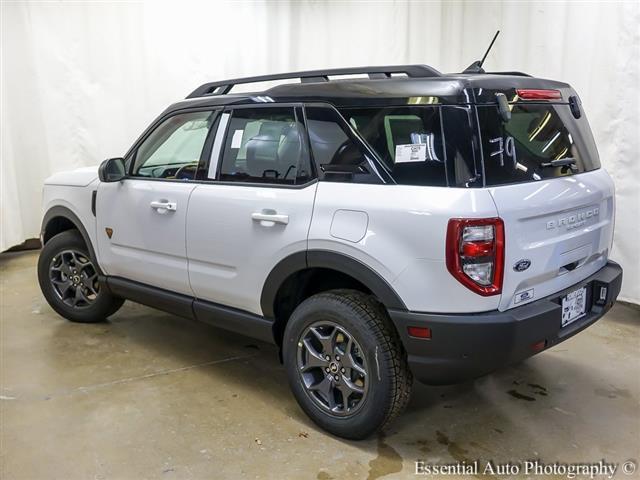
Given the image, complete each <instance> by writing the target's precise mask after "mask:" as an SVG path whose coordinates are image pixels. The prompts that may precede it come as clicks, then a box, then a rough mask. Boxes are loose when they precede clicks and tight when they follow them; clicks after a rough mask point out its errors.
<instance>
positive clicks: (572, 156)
mask: <svg viewBox="0 0 640 480" xmlns="http://www.w3.org/2000/svg"><path fill="white" fill-rule="evenodd" d="M477 112H478V122H479V125H480V133H481V138H482V154H483V158H484V176H485V185H486V186H492V185H502V184H507V183H520V182H529V181H537V180H542V179H543V178H554V177H562V176H567V175H574V174H576V173H582V172H588V171H591V170H595V169H597V168H600V160H599V158H598V152H597V150H596V146H595V143H594V141H593V137H592V136H591V131H590V129H589V125H588V124H587V120H586V118H585V117H584V115H583V116H582V117H581V118H580V119H576V118H575V117H574V116H573V115H572V113H571V111H570V108H569V106H568V105H557V104H556V105H554V104H533V103H531V104H516V105H513V106H512V109H511V120H509V121H508V122H503V121H502V119H501V117H500V115H499V113H498V109H497V108H496V107H495V106H478V107H477Z"/></svg>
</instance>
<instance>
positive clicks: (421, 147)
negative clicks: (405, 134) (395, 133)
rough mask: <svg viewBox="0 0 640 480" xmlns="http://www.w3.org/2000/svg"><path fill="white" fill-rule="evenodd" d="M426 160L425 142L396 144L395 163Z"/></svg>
mask: <svg viewBox="0 0 640 480" xmlns="http://www.w3.org/2000/svg"><path fill="white" fill-rule="evenodd" d="M426 161H427V144H426V143H416V144H408V145H396V160H395V163H412V162H426Z"/></svg>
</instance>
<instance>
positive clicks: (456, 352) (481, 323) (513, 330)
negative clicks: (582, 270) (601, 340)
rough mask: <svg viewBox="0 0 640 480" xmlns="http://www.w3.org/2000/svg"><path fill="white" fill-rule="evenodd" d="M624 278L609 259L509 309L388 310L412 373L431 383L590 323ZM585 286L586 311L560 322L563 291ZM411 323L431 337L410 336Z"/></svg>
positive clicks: (512, 358)
mask: <svg viewBox="0 0 640 480" xmlns="http://www.w3.org/2000/svg"><path fill="white" fill-rule="evenodd" d="M621 284H622V268H621V267H620V265H618V264H617V263H615V262H611V261H610V262H609V263H607V265H605V266H604V267H603V268H601V269H600V270H598V271H597V272H596V273H595V274H593V275H591V276H590V277H588V278H585V279H584V280H583V281H581V282H579V283H577V284H575V285H573V286H571V287H569V288H567V289H565V290H563V291H561V292H558V293H555V294H553V295H551V296H549V297H546V298H542V299H540V300H537V301H535V302H531V303H529V304H527V305H523V306H522V307H518V308H513V309H511V310H507V311H505V312H500V311H498V310H495V311H491V312H484V313H476V314H466V315H465V314H462V315H461V314H454V315H447V314H430V313H417V312H408V311H399V310H390V311H389V314H390V316H391V318H392V320H393V322H394V323H395V325H396V327H397V329H398V332H399V334H400V337H401V339H402V342H403V344H404V347H405V349H406V350H407V354H408V360H409V366H410V367H411V371H412V372H413V375H414V377H416V378H417V379H418V380H420V381H421V382H424V383H428V384H448V383H456V382H461V381H464V380H469V379H472V378H475V377H479V376H482V375H485V374H487V373H490V372H492V371H494V370H496V369H498V368H501V367H503V366H505V365H509V364H512V363H516V362H519V361H521V360H523V359H525V358H527V357H530V356H531V355H534V354H536V353H538V352H540V351H542V350H545V349H547V348H550V347H552V346H554V345H557V344H558V343H560V342H563V341H564V340H566V339H568V338H569V337H571V336H573V335H575V334H576V333H578V332H580V331H581V330H583V329H585V328H587V327H588V326H589V325H591V324H593V323H595V322H596V321H597V320H598V319H600V318H601V317H602V316H603V315H604V314H605V313H606V312H607V311H608V310H609V309H610V308H611V307H612V306H613V303H614V302H615V300H616V298H617V297H618V294H619V293H620V286H621ZM581 287H587V303H586V305H587V307H586V308H587V313H586V315H585V316H584V317H582V318H580V319H578V320H576V321H574V322H573V323H570V324H569V325H567V326H566V327H564V328H562V327H561V318H562V312H561V310H562V306H561V305H562V297H563V296H564V295H566V294H567V293H569V292H571V291H573V290H576V289H578V288H581ZM600 287H607V294H606V298H605V299H604V300H599V294H600ZM410 326H414V327H428V328H430V329H431V332H432V338H431V339H429V340H425V339H417V338H414V337H410V336H409V335H408V333H407V327H410ZM534 346H537V348H535V347H534Z"/></svg>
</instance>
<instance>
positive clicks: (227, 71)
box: [0, 1, 640, 303]
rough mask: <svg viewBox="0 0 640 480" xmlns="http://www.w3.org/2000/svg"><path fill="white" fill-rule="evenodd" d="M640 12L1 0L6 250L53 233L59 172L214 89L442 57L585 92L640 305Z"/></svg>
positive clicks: (461, 5) (105, 152)
mask: <svg viewBox="0 0 640 480" xmlns="http://www.w3.org/2000/svg"><path fill="white" fill-rule="evenodd" d="M638 5H639V4H638V2H635V1H634V2H621V3H613V2H601V3H595V2H589V3H578V2H573V1H564V2H562V1H558V2H553V3H550V2H549V3H547V2H531V3H523V2H447V1H443V2H436V1H432V2H373V1H372V2H355V1H353V2H348V1H343V2H319V1H315V2H302V1H295V2H283V1H278V2H275V1H274V2H207V3H188V2H173V3H163V2H155V1H154V2H151V1H149V2H141V3H117V2H113V3H109V2H101V3H98V2H95V3H90V2H87V3H78V2H73V3H71V2H69V3H64V2H50V3H45V2H38V3H35V2H34V3H29V2H14V3H12V2H7V1H4V2H2V7H1V8H2V12H1V13H2V45H1V46H2V77H1V81H2V97H1V101H2V104H1V111H2V117H1V147H2V151H1V155H2V157H1V159H2V166H1V175H2V179H1V182H2V183H1V189H2V190H1V198H0V206H1V217H2V218H1V232H0V233H1V235H0V250H4V249H6V248H8V247H11V246H12V245H15V244H18V243H21V242H22V241H23V240H25V239H27V238H31V237H36V236H38V233H39V228H40V219H41V214H42V212H41V211H40V199H41V185H42V181H43V180H44V179H45V178H46V177H47V176H49V175H50V174H52V173H54V172H57V171H61V170H65V169H70V168H75V167H80V166H85V165H95V164H98V163H99V162H100V161H101V160H102V159H104V158H107V157H112V156H120V155H122V154H123V153H124V152H125V151H126V150H127V148H128V147H129V146H130V144H131V143H132V142H133V141H134V139H135V137H136V136H137V135H138V134H139V133H140V132H141V131H142V129H143V128H144V127H146V126H147V124H148V123H149V122H150V121H151V120H152V119H153V118H154V117H155V116H156V115H157V114H158V113H159V112H160V111H161V110H162V109H164V108H165V107H166V106H167V105H168V104H169V103H171V102H173V101H176V100H178V99H180V98H182V97H184V96H186V95H187V94H188V93H189V92H190V91H191V90H192V89H193V88H195V87H196V86H197V85H198V84H200V83H202V82H205V81H210V80H213V79H223V78H225V77H238V76H245V75H257V74H263V73H276V72H280V71H287V70H297V69H312V68H326V67H340V66H357V65H375V64H399V63H428V64H430V65H432V66H434V67H436V68H438V69H439V70H441V71H444V72H447V71H454V72H455V71H461V69H463V68H464V67H466V66H467V65H468V64H470V63H471V62H472V61H473V60H476V59H478V58H479V57H480V56H481V55H482V53H483V51H484V49H485V48H486V46H487V44H488V42H489V40H490V38H491V36H492V35H493V33H494V32H495V30H497V29H500V30H502V34H501V37H500V38H499V40H498V42H497V43H496V45H495V46H494V49H493V51H492V53H491V54H490V55H489V57H488V59H487V62H486V66H487V67H488V68H489V69H492V70H521V71H525V72H528V73H531V74H533V75H536V76H541V77H548V78H554V79H560V80H564V81H567V82H569V83H571V84H572V85H573V86H574V87H575V88H576V90H577V91H578V93H579V94H580V95H581V98H582V101H583V104H584V108H585V110H586V112H587V115H588V117H589V120H590V122H591V126H592V128H593V131H594V135H595V137H596V141H597V143H598V145H599V150H600V156H601V159H602V163H603V165H604V167H605V168H606V169H607V170H608V171H609V173H611V175H612V176H613V178H614V179H615V181H616V186H617V209H618V217H617V224H616V235H615V242H614V250H613V258H614V259H616V260H617V261H619V262H621V263H622V264H623V266H624V268H625V279H624V284H623V291H622V294H621V297H622V298H623V299H626V300H630V301H633V302H636V303H638V302H640V260H639V255H638V253H637V242H638V239H639V238H640V227H639V225H640V222H639V215H638V210H639V208H640V193H639V185H640V158H638V157H639V150H640V148H639V147H640V145H639V138H640V128H639V117H640V107H639V94H638V89H639V87H640V72H639V69H640V67H639V59H640V29H639V25H640V9H639V6H638Z"/></svg>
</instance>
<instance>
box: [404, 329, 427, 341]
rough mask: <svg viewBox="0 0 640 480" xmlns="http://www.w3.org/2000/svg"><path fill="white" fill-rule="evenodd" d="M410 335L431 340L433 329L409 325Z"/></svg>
mask: <svg viewBox="0 0 640 480" xmlns="http://www.w3.org/2000/svg"><path fill="white" fill-rule="evenodd" d="M407 331H408V332H409V336H410V337H414V338H424V339H427V340H431V329H430V328H427V327H408V328H407Z"/></svg>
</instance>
